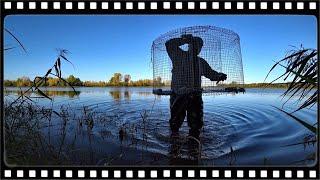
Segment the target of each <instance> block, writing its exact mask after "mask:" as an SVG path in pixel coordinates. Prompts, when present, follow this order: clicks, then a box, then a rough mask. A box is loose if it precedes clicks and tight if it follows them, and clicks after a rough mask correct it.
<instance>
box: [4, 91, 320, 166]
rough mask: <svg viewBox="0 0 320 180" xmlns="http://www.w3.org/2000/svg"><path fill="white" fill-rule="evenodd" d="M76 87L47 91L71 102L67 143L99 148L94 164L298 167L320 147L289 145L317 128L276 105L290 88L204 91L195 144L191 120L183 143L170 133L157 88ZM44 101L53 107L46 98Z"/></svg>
mask: <svg viewBox="0 0 320 180" xmlns="http://www.w3.org/2000/svg"><path fill="white" fill-rule="evenodd" d="M18 90H19V89H17V88H6V91H7V92H5V93H6V94H7V95H8V96H12V97H14V96H17V95H18ZM76 90H77V91H79V93H77V94H72V90H70V89H69V90H67V89H66V88H48V89H46V92H48V93H49V92H50V93H49V94H50V96H53V97H54V108H56V109H57V110H60V109H61V106H62V105H63V106H67V107H68V108H69V110H70V111H71V112H68V113H69V115H70V117H72V118H73V119H74V121H71V120H68V121H66V124H67V126H68V127H67V129H66V131H67V132H68V133H69V134H67V135H66V138H65V141H68V142H69V143H70V144H73V145H74V146H75V148H76V149H77V151H75V152H72V153H70V154H71V155H73V156H76V155H77V154H80V153H83V152H91V154H90V156H86V157H90V163H91V164H94V165H97V164H98V165H101V164H114V165H117V164H132V165H145V164H172V165H175V164H180V165H186V164H200V165H202V164H205V165H264V164H273V165H288V164H289V165H296V164H295V162H296V161H299V160H304V159H305V158H306V157H307V156H308V155H310V154H312V153H315V152H316V148H317V147H315V146H306V147H304V146H303V145H301V146H290V147H284V146H285V145H289V144H293V143H299V142H302V141H303V140H304V138H305V137H306V135H308V134H310V133H309V131H308V130H307V129H305V128H304V127H302V126H301V125H300V124H298V123H297V122H295V121H293V120H292V119H290V118H288V116H287V115H285V114H283V113H281V112H279V111H278V110H277V109H275V108H273V107H272V106H277V107H281V105H282V103H283V101H281V98H280V95H281V94H282V93H283V92H284V90H283V89H264V90H263V89H247V92H246V93H244V94H242V93H239V94H236V95H234V94H223V93H221V94H212V95H203V101H204V128H203V131H202V133H201V137H200V139H201V144H196V143H192V142H190V139H188V137H187V135H188V126H187V123H186V122H185V123H184V124H183V126H182V129H181V131H180V137H179V138H178V139H176V140H175V141H173V139H172V138H170V128H169V122H168V121H169V117H170V109H169V96H154V95H153V94H152V88H131V87H130V88H128V87H126V88H117V87H110V88H109V87H108V88H76ZM75 97H77V98H75ZM5 98H6V97H5ZM38 103H39V104H41V105H43V106H46V105H50V102H48V100H44V99H42V100H39V102H38ZM296 107H298V104H296V103H295V102H292V103H288V104H287V105H286V106H285V109H286V110H287V111H293V110H294V109H295V108H296ZM316 109H317V105H316V106H315V107H312V108H311V109H305V110H302V111H299V112H296V113H295V115H296V116H298V117H300V118H302V119H304V120H305V121H307V122H308V123H310V124H314V123H316V121H317V111H316ZM66 114H67V113H66ZM83 115H85V116H84V117H82V118H80V116H83ZM61 121H62V119H61V118H58V119H57V120H56V124H58V125H56V126H55V124H54V121H52V122H51V123H52V126H50V127H51V128H52V129H50V133H51V134H50V137H51V138H54V137H60V136H61V129H62V128H61V124H63V123H64V121H62V122H61ZM45 123H47V121H46V122H45ZM85 127H89V128H85ZM121 129H122V130H123V131H122V132H121V133H120V130H121ZM46 131H49V130H48V129H47V130H46ZM53 134H55V135H53ZM120 134H121V135H120ZM120 136H121V138H120ZM75 137H76V138H75ZM119 138H120V139H121V140H122V141H121V142H120V139H119ZM51 141H54V140H52V139H51ZM56 141H57V140H56ZM106 147H108V148H106ZM79 149H81V151H80V150H79ZM145 154H148V157H149V159H148V158H146V156H144V155H145ZM109 155H110V156H112V157H109ZM106 156H108V158H106ZM83 158H85V157H83ZM150 158H151V159H150ZM74 159H75V160H74V161H75V164H77V163H78V161H80V160H79V157H75V158H74ZM310 163H313V161H307V162H304V161H302V162H301V161H300V164H303V165H304V164H310Z"/></svg>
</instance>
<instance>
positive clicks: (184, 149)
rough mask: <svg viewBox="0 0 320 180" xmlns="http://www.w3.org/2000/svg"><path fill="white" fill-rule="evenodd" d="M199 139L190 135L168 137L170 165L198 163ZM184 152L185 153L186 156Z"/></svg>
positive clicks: (199, 153) (199, 152)
mask: <svg viewBox="0 0 320 180" xmlns="http://www.w3.org/2000/svg"><path fill="white" fill-rule="evenodd" d="M200 147H201V146H200V141H199V140H197V139H196V138H193V137H192V136H188V137H185V138H184V137H179V136H171V137H170V149H169V164H170V165H198V164H199V161H200V159H201V148H200ZM184 154H187V156H186V157H183V156H185V155H184Z"/></svg>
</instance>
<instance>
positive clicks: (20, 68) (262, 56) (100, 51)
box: [4, 15, 317, 83]
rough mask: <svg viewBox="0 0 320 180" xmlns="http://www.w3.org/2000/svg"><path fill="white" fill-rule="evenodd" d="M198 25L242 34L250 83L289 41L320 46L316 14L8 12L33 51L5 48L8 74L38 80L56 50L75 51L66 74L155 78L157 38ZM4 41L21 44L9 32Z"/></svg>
mask: <svg viewBox="0 0 320 180" xmlns="http://www.w3.org/2000/svg"><path fill="white" fill-rule="evenodd" d="M193 25H213V26H217V27H222V28H227V29H230V30H233V31H234V32H236V33H237V34H238V35H239V36H240V44H241V51H242V61H243V66H244V67H243V68H244V78H245V82H246V83H252V82H262V81H263V80H264V78H265V76H266V74H267V73H268V71H269V69H270V68H271V66H272V65H273V64H274V62H273V61H275V60H279V59H281V58H283V57H284V55H285V53H286V51H287V50H289V49H290V48H291V47H290V45H292V46H300V45H301V44H302V45H303V46H304V47H305V48H316V47H317V34H316V33H317V26H316V18H315V17H313V16H285V15H281V16H278V15H274V16H266V15H264V16H262V15H260V16H255V15H252V16H248V15H243V16H236V15H228V16H226V15H205V16H204V15H190V16H185V15H174V16H173V15H164V16H163V15H140V16H138V15H136V16H127V15H105V16H102V15H101V16H93V15H92V16H87V15H84V16H30V15H21V16H7V17H6V18H5V23H4V26H5V27H6V28H7V29H9V30H10V31H11V32H13V33H14V34H15V35H16V36H17V37H18V38H19V40H20V41H21V42H22V43H23V44H24V46H25V47H26V49H27V51H28V53H27V54H26V53H23V51H22V50H21V49H19V48H16V49H13V50H9V51H6V52H5V56H4V78H5V79H16V78H17V77H21V76H29V77H31V78H33V77H35V76H37V75H42V74H44V73H46V70H47V69H48V68H49V67H51V66H52V65H53V63H54V61H55V59H56V55H57V52H56V50H55V49H56V48H64V49H68V50H69V51H70V52H71V54H69V59H70V60H71V61H72V62H73V63H74V65H75V69H74V68H73V67H72V66H71V65H69V64H67V63H64V64H63V67H62V69H63V71H64V75H65V76H68V75H70V74H74V75H75V76H77V77H80V79H81V80H96V81H98V80H102V81H106V80H109V79H110V77H111V76H112V74H113V73H114V72H120V73H122V74H130V75H131V76H132V79H133V80H137V79H142V78H152V66H151V60H150V56H151V54H150V52H151V51H150V47H151V44H152V41H153V40H154V39H156V38H157V37H158V36H159V35H160V34H163V33H166V32H167V31H170V30H172V29H175V28H180V27H186V26H193ZM4 44H5V45H13V46H18V45H17V43H16V42H15V41H14V40H13V38H12V37H10V36H9V35H8V34H6V33H5V36H4ZM278 72H280V71H278ZM275 75H277V72H275V73H274V75H273V76H275ZM273 76H271V78H270V79H272V77H273Z"/></svg>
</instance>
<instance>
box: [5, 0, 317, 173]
mask: <svg viewBox="0 0 320 180" xmlns="http://www.w3.org/2000/svg"><path fill="white" fill-rule="evenodd" d="M319 4H320V3H319V1H318V0H312V1H302V0H301V1H293V0H291V1H282V0H278V1H267V0H265V1H231V0H230V1H229V0H228V1H190V0H189V1H182V0H180V1H152V0H151V1H139V0H137V1H126V2H123V1H120V0H119V1H73V0H70V1H35V0H31V1H25V0H21V1H19V0H18V1H13V0H11V1H1V10H2V13H1V16H2V17H3V16H4V15H8V14H44V13H49V14H50V13H52V14H79V13H80V14H91V13H95V14H128V13H129V14H132V13H136V14H166V13H168V14H172V13H188V14H190V13H199V14H202V13H203V14H207V13H209V14H310V15H316V16H317V17H318V16H319ZM2 147H3V146H2ZM2 159H3V158H2ZM318 165H319V163H317V165H316V166H314V167H301V168H293V167H287V168H285V167H280V168H275V167H265V168H263V167H258V168H257V167H239V168H236V167H230V168H229V167H223V168H222V167H203V168H201V167H199V168H194V167H174V168H172V167H168V168H164V167H154V168H151V167H148V168H144V167H141V168H138V167H132V168H130V167H118V168H117V167H105V168H101V167H96V168H89V167H87V168H81V167H78V168H75V167H70V168H68V167H64V168H59V167H57V168H54V167H50V168H46V167H43V168H40V167H35V168H32V167H28V168H26V167H21V168H19V167H14V168H8V167H5V165H4V163H3V162H2V168H1V177H3V178H8V179H9V178H10V179H11V178H39V179H51V178H108V179H123V178H129V179H130V178H135V179H150V178H151V179H152V178H160V179H161V178H170V179H180V178H188V179H221V178H249V179H250V178H265V179H267V178H268V179H272V178H273V179H282V178H283V179H307V178H308V179H318V178H319V172H318V171H319V170H318Z"/></svg>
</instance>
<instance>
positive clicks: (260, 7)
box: [2, 0, 319, 14]
mask: <svg viewBox="0 0 320 180" xmlns="http://www.w3.org/2000/svg"><path fill="white" fill-rule="evenodd" d="M2 9H3V10H4V11H5V12H10V11H11V12H15V13H37V12H41V13H43V12H46V13H66V14H70V13H92V12H94V13H144V14H145V13H168V12H172V11H174V12H177V13H179V12H182V13H183V12H188V13H208V12H209V13H223V14H225V13H228V14H230V13H235V14H236V13H259V14H261V13H288V14H291V13H299V14H316V13H317V12H319V11H318V10H319V1H283V0H279V1H267V0H266V1H238V2H236V1H231V0H230V1H182V0H181V1H167V2H166V1H161V2H160V1H138V0H136V1H131V2H130V1H125V2H124V1H120V0H119V1H96V2H95V1H94V2H92V1H71V0H70V1H41V2H40V1H38V2H36V1H23V0H22V1H4V2H2Z"/></svg>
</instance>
